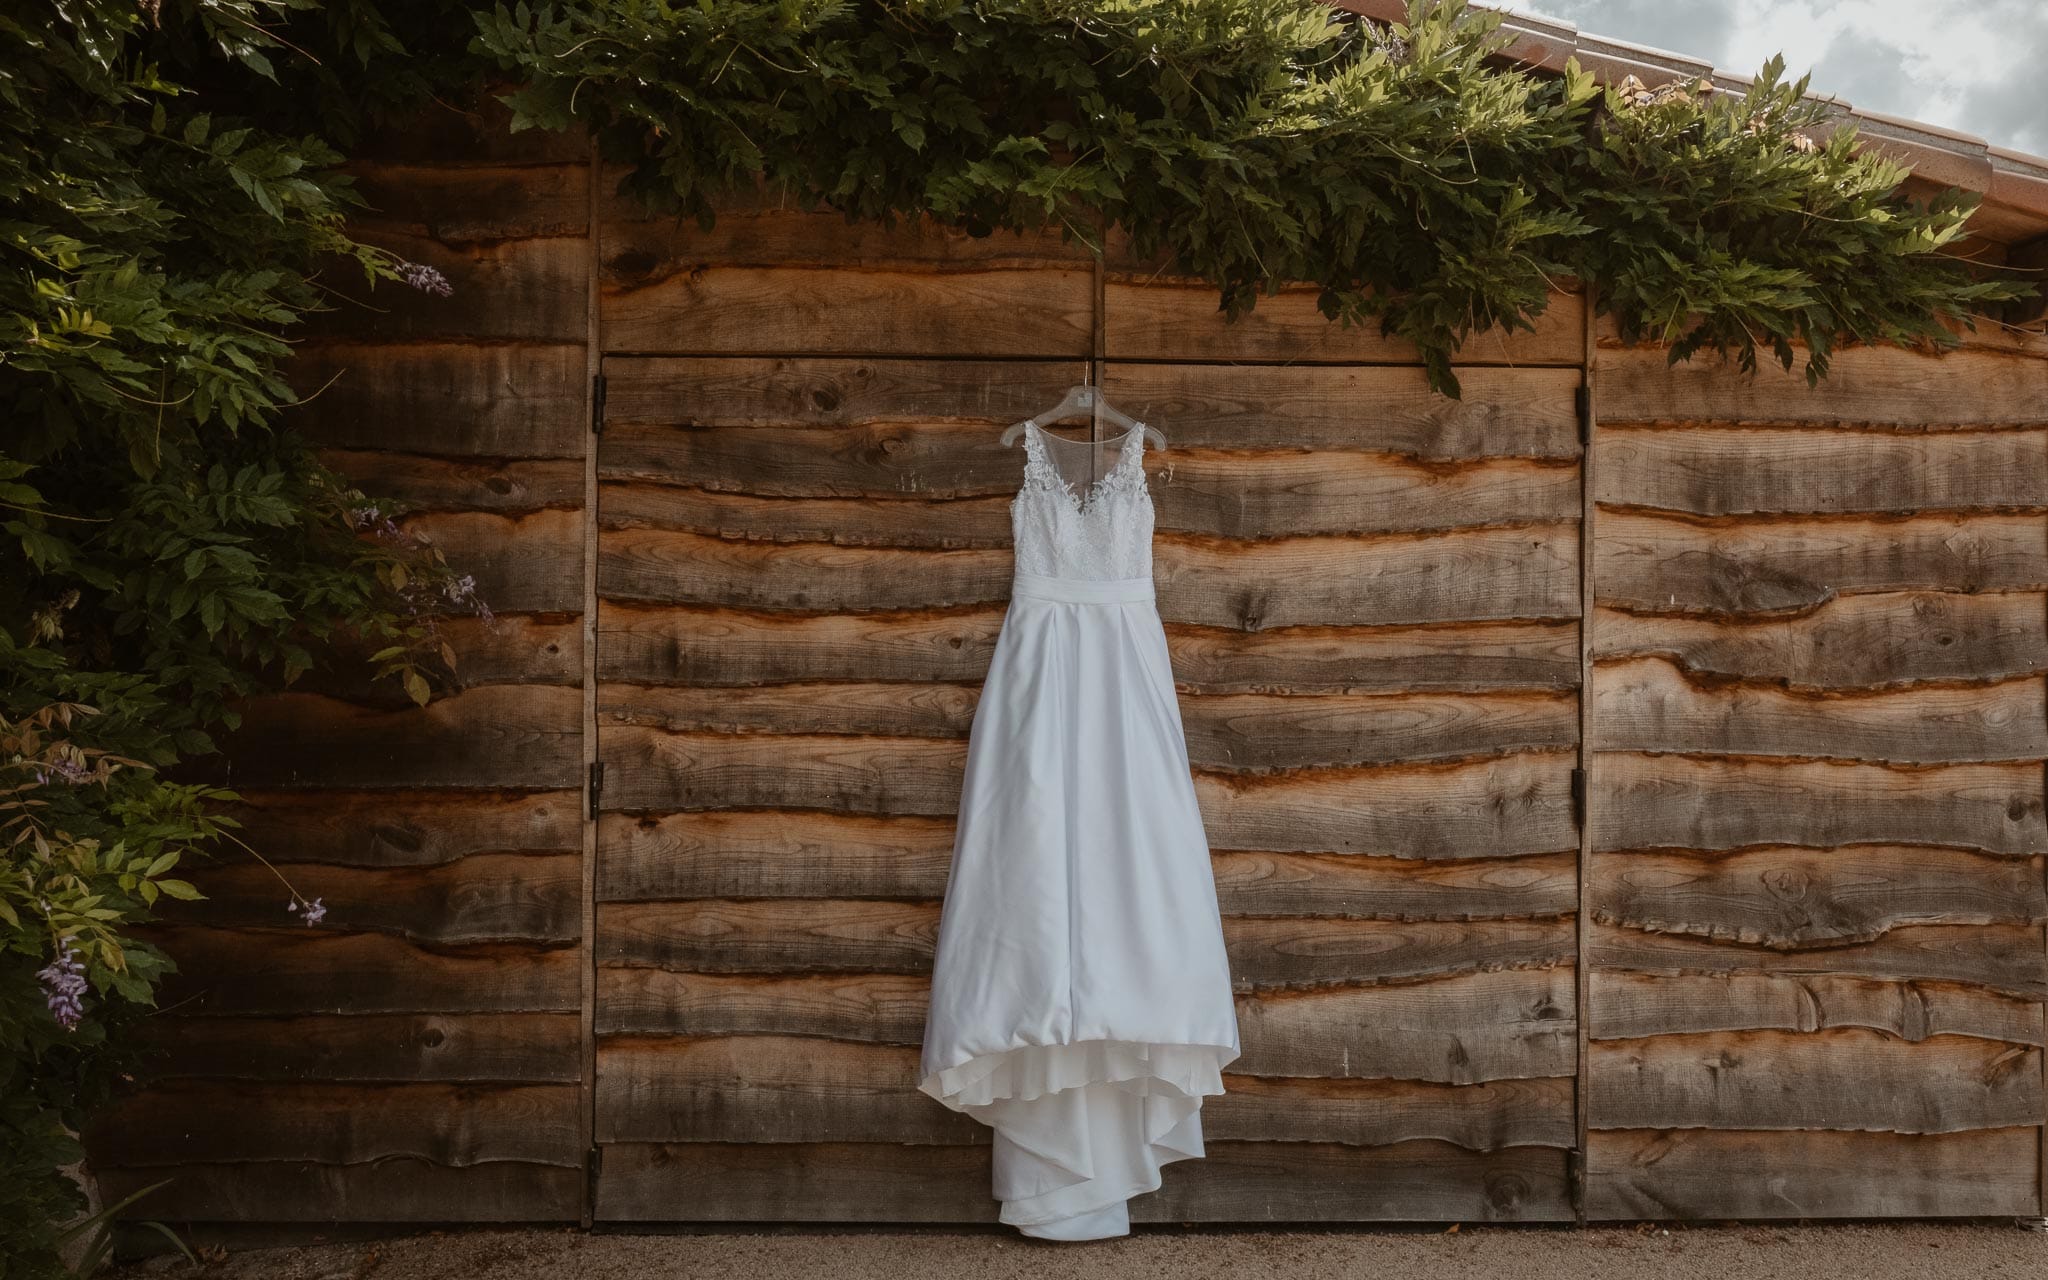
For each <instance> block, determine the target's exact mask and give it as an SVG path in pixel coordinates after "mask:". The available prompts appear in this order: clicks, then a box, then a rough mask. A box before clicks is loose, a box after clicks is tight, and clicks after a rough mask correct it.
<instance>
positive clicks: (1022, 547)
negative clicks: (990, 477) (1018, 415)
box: [1010, 419, 1152, 579]
mask: <svg viewBox="0 0 2048 1280" xmlns="http://www.w3.org/2000/svg"><path fill="white" fill-rule="evenodd" d="M1048 442H1050V448H1056V449H1063V450H1065V451H1066V452H1069V453H1072V454H1073V455H1075V458H1076V460H1077V461H1079V460H1081V459H1085V458H1086V457H1087V456H1088V453H1089V451H1092V450H1094V449H1097V448H1103V447H1113V448H1114V449H1115V450H1116V461H1115V462H1114V463H1112V464H1110V466H1109V468H1108V469H1107V470H1105V471H1104V472H1103V473H1102V476H1101V478H1100V479H1098V480H1096V481H1095V482H1094V483H1092V484H1090V485H1088V486H1087V487H1086V489H1085V490H1078V489H1077V488H1076V486H1075V485H1074V483H1073V482H1072V481H1070V480H1068V479H1067V478H1066V476H1065V474H1064V473H1063V472H1062V471H1061V470H1060V468H1059V466H1058V464H1057V460H1056V459H1055V458H1054V456H1053V455H1052V454H1051V453H1050V452H1049V448H1048ZM1144 453H1145V429H1144V427H1143V426H1138V427H1133V428H1132V429H1131V430H1130V431H1129V432H1127V433H1125V434H1124V435H1123V436H1121V437H1119V438H1118V439H1116V440H1110V441H1101V442H1089V441H1078V440H1067V439H1064V438H1062V437H1060V436H1047V435H1046V434H1045V433H1044V432H1042V431H1040V430H1039V427H1038V423H1037V422H1035V421H1032V420H1030V419H1026V420H1025V423H1024V455H1025V456H1024V483H1023V485H1022V486H1021V487H1020V488H1019V489H1018V490H1017V496H1016V497H1015V498H1014V499H1012V500H1011V502H1010V532H1011V534H1012V535H1013V537H1014V538H1015V542H1016V553H1017V568H1018V569H1021V570H1023V571H1025V572H1027V573H1042V574H1046V575H1049V576H1051V577H1056V578H1085V579H1105V578H1149V577H1151V576H1152V491H1151V490H1150V489H1149V488H1147V487H1146V484H1145V470H1144V467H1143V465H1142V462H1143V458H1144Z"/></svg>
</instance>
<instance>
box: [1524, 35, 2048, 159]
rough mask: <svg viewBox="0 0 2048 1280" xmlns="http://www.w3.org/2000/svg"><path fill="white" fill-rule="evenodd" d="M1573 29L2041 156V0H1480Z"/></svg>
mask: <svg viewBox="0 0 2048 1280" xmlns="http://www.w3.org/2000/svg"><path fill="white" fill-rule="evenodd" d="M1491 3H1492V4H1493V5H1494V6H1495V7H1498V8H1503V9H1508V10H1510V11H1516V12H1521V13H1531V14H1536V15H1538V16H1541V17H1545V18H1554V19H1560V20H1562V21H1565V22H1569V23H1571V24H1572V25H1574V26H1576V27H1577V28H1578V29H1579V30H1580V31H1583V32H1588V33H1590V34H1592V35H1596V36H1605V37H1607V38H1609V39H1613V40H1626V41H1628V42H1630V43H1631V44H1646V45H1650V46H1652V47H1654V48H1658V49H1664V50H1667V51H1669V52H1672V53H1682V54H1685V55H1687V56H1689V57H1693V58H1698V59H1700V60H1702V61H1708V62H1712V63H1713V64H1714V67H1715V69H1716V70H1718V71H1726V72H1731V73H1733V74H1736V75H1743V76H1748V75H1754V74H1755V73H1756V70H1757V68H1758V67H1760V66H1762V65H1763V63H1764V60H1765V59H1766V58H1769V57H1770V56H1771V55H1772V54H1773V53H1782V54H1784V55H1785V71H1786V77H1787V79H1792V78H1796V77H1797V76H1799V75H1800V74H1801V73H1802V72H1808V71H1810V72H1812V73H1813V81H1812V83H1811V84H1810V85H1809V86H1808V87H1809V88H1810V89H1811V90H1812V91H1813V92H1815V93H1819V94H1822V95H1832V96H1835V97H1839V98H1841V99H1843V100H1844V101H1846V102H1848V104H1849V105H1850V106H1853V107H1860V108H1863V109H1864V110H1868V111H1879V112H1883V113H1884V114H1886V115H1893V116H1904V117H1905V118H1907V119H1909V120H1919V121H1924V122H1926V123H1928V124H1937V125H1942V126H1944V127H1946V128H1950V129H1960V130H1962V131H1963V132H1965V133H1972V134H1975V135H1977V136H1978V137H1980V138H1983V139H1984V140H1986V141H1987V142H1990V143H1992V144H1993V145H1995V146H2001V147H2011V148H2013V149H2014V150H2017V151H2026V152H2031V153H2033V154H2035V155H2048V93H2044V87H2048V0H1491Z"/></svg>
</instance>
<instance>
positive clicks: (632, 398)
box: [598, 355, 1088, 488]
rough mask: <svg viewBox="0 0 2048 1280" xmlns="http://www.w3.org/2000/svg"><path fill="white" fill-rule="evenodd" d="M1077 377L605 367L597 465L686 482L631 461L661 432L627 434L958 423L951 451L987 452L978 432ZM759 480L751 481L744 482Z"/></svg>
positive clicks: (749, 363)
mask: <svg viewBox="0 0 2048 1280" xmlns="http://www.w3.org/2000/svg"><path fill="white" fill-rule="evenodd" d="M1087 368H1088V366H1087V365H1086V364H1085V363H1083V362H1082V361H1079V360H1074V359H1052V360H925V359H917V358H915V357H910V358H905V359H901V360H894V359H857V360H844V359H833V358H830V357H816V356H803V357H785V356H746V355H739V356H681V357H662V356H646V357H641V356H607V357H605V401H604V413H605V430H604V436H603V437H602V438H601V439H600V440H599V441H598V458H599V461H600V464H601V469H602V471H603V472H604V474H607V475H636V474H645V475H650V476H655V477H661V476H672V475H687V474H692V473H688V472H682V471H679V470H678V469H677V468H676V467H675V465H674V463H675V459H674V458H673V456H671V455H669V454H667V453H665V452H654V453H647V452H643V450H649V449H655V450H659V449H660V447H661V446H662V445H663V444H664V442H668V443H674V442H675V441H676V437H675V435H674V434H673V433H672V432H667V431H661V430H655V431H641V430H637V429H635V428H638V427H643V426H653V427H671V426H676V425H690V426H696V427H703V428H716V427H755V428H774V429H787V428H803V427H838V428H852V427H858V428H864V427H870V426H875V425H878V424H886V423H908V424H912V425H925V424H944V423H960V422H965V423H973V424H976V425H977V426H978V430H977V431H970V432H967V433H965V434H963V435H961V436H960V437H959V438H960V439H961V440H968V441H971V440H981V441H983V442H987V441H989V440H990V439H991V438H992V436H993V435H996V434H1000V433H999V432H992V431H991V430H990V428H993V427H1007V426H1009V425H1010V424H1011V423H1013V422H1016V421H1018V420H1020V419H1022V418H1024V417H1026V416H1028V415H1030V414H1032V413H1035V412H1037V411H1038V410H1040V409H1043V408H1045V407H1046V406H1047V405H1051V404H1056V403H1058V401H1059V398H1060V397H1061V396H1062V395H1063V394H1065V392H1066V389H1067V388H1068V387H1069V386H1072V385H1073V384H1075V383H1077V382H1081V381H1084V380H1085V376H1086V373H1087ZM919 438H922V437H921V436H919V435H917V434H915V433H913V434H910V435H907V436H895V435H890V434H887V433H884V434H881V435H879V436H878V437H877V439H878V440H886V441H893V442H894V443H893V445H892V447H894V448H897V449H901V448H903V447H905V442H906V441H914V440H916V439H919ZM946 438H947V439H952V438H953V436H951V435H948V436H946ZM732 443H733V444H734V445H736V446H737V445H738V444H739V443H740V441H739V440H737V439H735V440H733V441H732ZM991 456H994V457H1003V458H1014V457H1015V456H1016V455H1015V453H1014V452H1007V451H1006V452H1001V453H996V454H992V455H991ZM774 463H775V466H776V467H778V468H779V467H786V466H792V465H795V466H802V465H804V462H803V459H801V458H793V457H789V456H787V455H778V456H777V457H776V458H775V459H774ZM762 479H763V478H762V477H759V476H755V477H753V478H752V479H751V480H750V483H760V482H762ZM697 483H701V482H697ZM709 487H713V488H716V487H718V486H716V485H711V486H709Z"/></svg>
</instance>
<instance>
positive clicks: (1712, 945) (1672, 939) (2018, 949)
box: [1587, 923, 2048, 1000]
mask: <svg viewBox="0 0 2048 1280" xmlns="http://www.w3.org/2000/svg"><path fill="white" fill-rule="evenodd" d="M1590 932H1591V940H1590V942H1589V943H1588V949H1587V959H1588V963H1589V964H1591V965H1593V966H1594V971H1595V972H1598V971H1601V970H1617V969H1629V970H1634V971H1635V972H1637V973H1654V974H1665V975H1674V976H1676V975H1695V976H1713V977H1724V978H1725V977H1729V976H1731V975H1766V976H1780V977H1787V978H1801V979H1803V978H1806V977H1808V976H1814V975H1841V976H1850V977H1860V978H1872V979H1877V980H1880V981H1903V982H1913V983H1920V982H1954V983H1964V984H1969V985H1973V986H1978V987H1983V988H1985V989H1987V990H1989V991H1993V992H1998V993H2001V994H2004V995H2010V996H2018V997H2022V998H2025V999H2032V1000H2039V999H2041V998H2042V997H2043V995H2048V981H2044V980H2043V977H2042V973H2041V930H2040V927H2039V926H2038V925H2013V924H1989V925H1946V924H1926V925H1899V926H1898V927H1896V928H1894V929H1892V930H1891V931H1890V932H1888V933H1886V934H1884V935H1883V936H1882V937H1879V938H1876V939H1874V940H1873V941H1870V942H1856V943H1843V944H1840V945H1837V946H1832V947H1808V948H1803V949H1800V950H1796V951H1773V950H1769V949H1767V948H1760V947H1744V946H1739V945H1735V944H1731V943H1726V942H1719V941H1714V940H1710V939H1705V938H1693V937H1688V936H1685V935H1683V934H1671V933H1645V932H1642V931H1641V930H1637V929H1628V928H1624V927H1621V926H1617V925H1606V924H1597V923H1596V924H1595V925H1594V926H1593V928H1592V930H1591V931H1590Z"/></svg>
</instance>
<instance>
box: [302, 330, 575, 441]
mask: <svg viewBox="0 0 2048 1280" xmlns="http://www.w3.org/2000/svg"><path fill="white" fill-rule="evenodd" d="M285 373H286V376H287V377H288V378H289V380H290V382H291V385H292V389H293V390H294V391H296V392H297V393H298V394H299V395H300V396H301V397H308V399H306V400H305V402H304V403H303V404H302V405H300V406H298V407H296V408H293V409H292V410H291V411H290V412H289V413H288V414H287V415H286V418H287V420H288V421H289V422H291V423H292V424H293V425H294V426H296V427H298V428H299V429H300V430H301V431H303V432H305V433H306V435H307V436H308V437H309V438H310V439H312V440H314V441H316V442H318V443H320V444H324V445H329V446H332V447H335V448H343V449H408V450H418V451H420V452H422V453H433V454H439V455H442V456H445V457H477V456H481V457H488V458H575V457H580V456H582V453H583V449H584V445H585V442H586V441H588V440H589V438H590V424H589V423H588V421H586V420H585V418H584V416H583V412H582V408H583V396H584V385H583V381H584V380H583V345H582V344H581V343H580V342H579V343H576V344H573V345H571V344H569V343H522V344H503V343H494V344H482V343H478V344H469V343H435V344H426V345H420V344H401V343H388V344H387V343H332V342H330V343H309V344H307V345H304V346H301V347H299V348H298V349H297V350H296V352H295V353H294V355H293V357H292V359H291V361H290V363H289V364H288V365H286V367H285Z"/></svg>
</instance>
